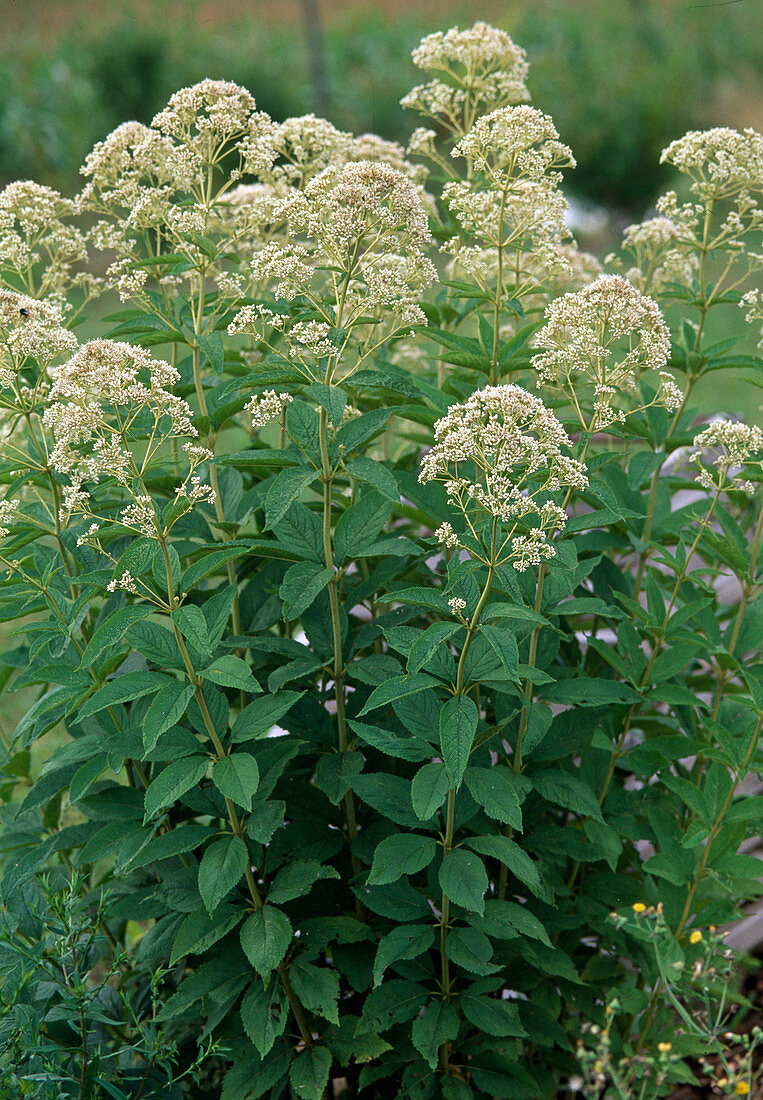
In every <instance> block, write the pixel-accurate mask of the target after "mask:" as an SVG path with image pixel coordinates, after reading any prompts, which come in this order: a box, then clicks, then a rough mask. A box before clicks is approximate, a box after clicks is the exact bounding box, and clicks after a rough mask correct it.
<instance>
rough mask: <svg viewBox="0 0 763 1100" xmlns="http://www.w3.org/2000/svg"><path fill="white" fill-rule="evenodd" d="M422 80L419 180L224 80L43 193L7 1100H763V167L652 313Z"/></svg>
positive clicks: (24, 547)
mask: <svg viewBox="0 0 763 1100" xmlns="http://www.w3.org/2000/svg"><path fill="white" fill-rule="evenodd" d="M413 57H414V62H415V64H416V65H417V66H418V68H419V69H420V70H421V71H422V83H421V84H419V85H418V86H417V87H416V88H414V89H413V90H412V91H411V92H410V94H409V95H408V96H406V98H405V100H404V105H405V106H406V107H408V108H411V109H413V110H414V111H417V112H419V114H420V115H421V116H422V123H423V125H422V126H421V127H420V128H419V129H417V130H416V132H415V134H414V136H413V139H412V142H411V145H410V148H409V149H408V150H404V149H402V148H401V147H399V146H397V145H395V144H393V143H390V142H387V141H383V140H381V139H379V138H377V137H374V136H373V135H369V134H365V135H362V136H360V137H353V136H352V135H351V134H349V133H345V132H341V131H339V130H337V129H336V128H334V127H333V126H332V125H331V124H330V123H329V122H327V121H325V120H322V119H318V118H315V117H314V116H305V117H300V118H292V119H288V120H286V121H285V122H283V123H280V124H276V123H274V122H273V121H272V120H271V119H270V118H269V117H268V116H267V115H266V114H264V113H262V112H260V111H258V110H257V108H256V106H255V103H254V101H253V99H252V97H251V95H250V94H249V93H248V92H247V91H246V90H245V89H243V88H241V87H238V86H236V85H233V84H229V83H225V82H222V81H215V80H205V81H202V82H201V83H200V84H197V85H195V86H193V87H190V88H185V89H183V90H181V91H179V92H178V93H177V94H176V95H174V96H173V97H172V98H171V100H170V102H169V104H168V106H167V107H166V108H165V109H164V110H162V111H161V112H160V113H159V114H158V115H157V116H156V118H155V119H154V120H153V123H152V124H151V125H150V126H145V125H142V124H139V123H126V124H124V125H122V126H120V127H119V128H118V129H117V130H116V131H115V132H114V133H112V134H111V135H110V136H109V137H108V138H107V139H106V140H105V141H103V142H101V143H100V144H99V145H97V146H96V147H95V149H94V150H93V151H92V153H91V154H90V155H89V156H88V158H87V160H86V163H85V165H84V167H83V169H82V172H83V176H84V186H83V188H82V190H81V192H80V193H79V194H78V195H77V196H75V197H74V198H67V197H63V196H61V195H59V194H58V193H56V192H54V191H52V190H50V189H48V188H46V187H43V186H40V185H37V184H35V183H33V182H29V181H26V182H20V183H16V184H12V185H10V186H9V187H7V188H6V189H5V190H4V191H3V192H2V193H0V232H1V234H2V236H1V241H0V268H1V269H2V279H3V286H2V289H1V290H0V357H1V360H0V385H1V386H2V391H1V395H0V406H1V407H2V416H1V421H0V438H1V440H2V443H1V456H0V472H1V474H2V481H3V485H4V495H3V499H2V500H0V523H1V525H2V526H1V527H0V533H1V534H2V545H1V546H0V562H1V563H2V567H3V569H2V576H1V577H0V614H1V615H2V619H3V621H4V622H5V623H6V624H7V625H6V643H5V646H4V649H3V653H2V657H1V658H0V663H1V664H2V676H1V677H0V680H1V682H2V688H3V690H4V693H5V699H6V700H7V701H8V706H9V707H11V706H12V707H13V708H14V709H15V710H16V711H17V712H18V713H19V714H20V717H19V719H18V722H17V723H16V725H15V728H14V729H12V730H11V727H10V726H7V723H3V724H4V725H6V728H7V731H8V732H7V733H6V746H5V754H4V756H5V762H4V765H3V775H4V781H3V785H2V788H1V789H2V796H3V807H2V820H3V823H4V829H3V834H2V851H3V877H2V881H1V883H0V890H1V892H2V903H3V909H2V914H0V916H1V920H0V959H2V972H1V977H0V998H1V999H2V1004H3V1016H2V1020H1V1021H0V1034H2V1036H3V1044H4V1053H3V1055H1V1056H0V1072H1V1073H2V1074H3V1076H2V1077H0V1089H4V1090H5V1091H3V1092H2V1095H4V1096H5V1095H7V1096H16V1095H33V1096H38V1097H42V1098H48V1097H59V1096H72V1097H79V1098H80V1100H85V1098H88V1100H90V1098H95V1097H98V1098H100V1097H104V1098H105V1097H115V1098H117V1100H125V1098H129V1100H138V1098H143V1100H147V1098H149V1097H156V1098H159V1097H162V1098H168V1100H169V1098H170V1097H172V1098H174V1097H180V1096H182V1095H189V1096H194V1097H200V1098H201V1097H205V1098H208V1097H219V1098H220V1100H246V1098H251V1100H254V1098H257V1097H263V1096H268V1097H272V1098H273V1100H275V1098H280V1097H289V1096H291V1097H299V1098H303V1100H322V1098H323V1097H328V1096H331V1095H334V1096H339V1095H342V1096H344V1097H347V1098H350V1097H356V1096H357V1097H361V1098H367V1100H388V1098H392V1097H398V1098H400V1100H403V1098H406V1100H425V1098H433V1100H435V1098H443V1100H470V1098H483V1097H484V1098H492V1097H498V1098H504V1097H505V1098H509V1100H513V1098H527V1100H534V1098H552V1097H555V1096H558V1095H565V1094H568V1093H569V1092H570V1091H581V1090H582V1091H583V1093H584V1094H585V1095H588V1096H607V1097H615V1096H617V1097H653V1096H660V1095H667V1094H668V1092H669V1091H670V1089H671V1088H672V1086H673V1085H674V1084H675V1083H676V1082H680V1081H687V1080H691V1079H692V1076H693V1074H694V1073H696V1072H702V1071H703V1067H704V1068H708V1069H712V1071H713V1072H714V1073H715V1067H716V1066H718V1067H722V1069H723V1076H722V1077H721V1076H720V1070H719V1071H718V1075H717V1076H716V1081H717V1088H718V1089H720V1090H721V1092H725V1093H727V1094H731V1093H736V1094H737V1095H742V1094H744V1093H745V1092H748V1091H750V1089H751V1088H752V1072H753V1071H752V1067H753V1064H754V1059H753V1054H754V1048H755V1045H756V1042H757V1037H756V1036H755V1035H751V1034H746V1033H745V1032H744V1028H743V1026H742V1024H741V1023H740V1016H739V1010H738V1008H737V1006H738V1005H739V1004H740V1003H741V1002H740V998H741V994H740V993H739V991H738V989H737V986H736V984H735V981H734V970H735V957H734V955H733V954H732V953H731V952H729V951H728V950H726V949H725V947H724V943H723V935H722V933H720V932H719V931H718V928H719V926H723V925H724V924H726V923H728V922H730V921H733V920H734V919H735V918H736V917H737V916H738V915H739V912H740V908H739V907H740V905H741V904H743V903H744V902H746V901H747V900H749V899H752V898H755V897H756V896H758V894H759V893H760V889H759V869H760V864H759V862H758V860H756V859H755V858H754V857H753V856H752V855H750V854H749V853H747V852H745V851H743V850H741V849H743V848H744V847H745V841H746V840H747V839H748V838H749V837H753V836H754V835H755V834H756V833H757V831H758V828H759V824H760V810H761V803H762V802H763V799H762V798H761V796H760V795H755V794H751V793H749V783H748V785H747V786H746V787H745V788H744V789H742V788H741V786H740V785H741V784H742V783H743V782H744V781H745V780H746V779H748V777H750V776H753V775H754V773H755V772H756V771H760V769H761V754H760V731H761V725H762V724H763V678H762V676H761V673H762V671H763V669H762V666H761V664H760V663H759V641H760V633H761V612H760V607H759V605H758V604H756V602H755V599H754V597H755V595H756V592H757V585H758V578H759V557H760V539H761V531H762V530H763V512H761V508H760V492H759V486H760V482H761V463H762V462H763V435H762V434H761V431H760V428H759V427H757V426H756V425H755V424H754V423H745V422H743V421H742V420H739V419H737V418H735V417H733V416H730V415H727V414H725V413H722V412H719V413H718V414H717V415H716V416H714V417H712V418H710V419H708V418H707V417H704V416H703V415H702V414H701V412H699V411H698V409H697V408H696V407H695V404H694V402H693V397H692V394H693V390H694V388H695V386H696V384H697V382H698V381H699V380H700V379H701V378H704V377H706V376H707V375H709V374H711V373H712V374H713V375H714V377H715V378H716V379H717V380H718V383H719V390H718V392H719V395H720V394H721V393H722V391H721V389H720V383H721V382H722V380H723V378H724V377H725V375H724V374H723V372H724V371H728V370H730V369H734V370H739V369H742V368H748V369H751V370H752V371H757V370H759V369H760V359H759V358H757V357H756V356H755V355H752V354H748V350H747V348H748V345H749V344H750V343H752V344H753V345H754V343H755V341H756V338H757V333H756V329H757V328H758V327H759V324H760V320H761V314H762V313H763V310H762V308H761V299H760V295H759V292H758V291H757V290H756V289H755V284H754V277H755V273H756V271H757V270H759V265H760V252H759V250H760V226H761V211H760V208H759V207H758V206H757V205H756V202H757V201H758V197H759V195H760V192H761V189H763V139H762V138H761V136H760V135H759V134H757V133H755V132H754V131H752V130H746V131H744V132H741V133H740V132H736V131H733V130H728V129H715V130H710V131H707V132H692V133H689V134H687V135H686V136H685V137H683V138H681V139H679V140H677V141H675V142H673V144H671V145H670V146H669V147H668V148H667V149H666V150H665V152H664V153H663V160H664V162H665V163H666V164H668V165H669V166H672V168H673V169H675V170H676V171H677V172H679V173H683V175H684V176H685V177H686V179H685V181H684V187H685V189H686V191H687V193H688V194H690V196H691V197H690V199H689V200H688V201H687V202H684V203H681V202H679V200H678V199H677V197H676V195H675V193H673V192H671V193H668V194H666V195H664V196H663V197H662V198H661V199H660V200H659V203H658V212H657V214H656V216H655V217H654V218H652V219H650V220H649V221H646V222H644V223H642V224H640V225H637V226H633V227H631V228H630V229H628V230H627V232H626V234H625V240H624V247H623V250H622V252H621V254H620V255H619V256H616V257H612V258H611V260H609V261H608V269H607V271H605V270H603V269H602V268H601V266H600V265H599V263H598V262H597V260H595V259H594V258H593V257H592V256H590V255H587V254H585V253H583V252H581V251H580V250H579V249H578V247H577V245H576V244H575V242H574V241H573V240H572V239H571V237H570V234H569V232H568V231H567V229H566V226H565V214H566V210H567V204H566V201H565V198H564V193H563V190H562V177H563V173H566V172H568V171H570V170H571V169H572V168H574V157H573V153H572V150H571V149H570V148H568V146H567V145H565V144H564V143H563V142H562V141H561V140H560V138H559V135H558V134H557V131H556V129H555V127H554V124H553V122H552V120H551V119H550V118H549V117H548V116H547V115H546V114H544V113H542V112H540V111H538V110H536V109H535V108H533V107H532V106H530V105H529V103H528V93H527V87H526V77H527V63H526V60H525V56H524V53H523V51H522V50H521V49H520V48H519V47H518V46H516V45H515V44H514V42H512V41H511V39H510V38H509V37H508V36H507V35H506V34H504V33H503V32H501V31H498V30H496V29H494V28H492V27H489V26H487V25H485V24H480V23H478V24H476V25H475V26H474V27H473V28H471V29H469V30H466V31H458V30H451V31H449V32H447V34H436V35H432V36H429V37H428V38H426V39H425V40H424V41H423V42H422V44H421V46H420V47H419V48H418V49H417V50H416V51H415V52H414V55H413ZM740 306H741V308H740ZM715 311H725V312H726V313H727V314H728V316H729V317H730V318H731V321H730V326H731V327H732V328H733V329H734V331H735V333H736V335H735V336H734V337H733V338H729V339H727V340H724V341H723V342H721V343H718V342H712V340H711V339H710V338H709V337H708V335H707V331H708V324H707V319H708V317H709V316H710V315H711V313H714V312H715ZM750 331H752V332H753V334H754V335H753V337H752V340H750V337H749V332H750ZM85 332H87V334H88V335H89V336H90V337H91V338H90V339H87V338H86V337H85V335H84V333H85ZM753 377H754V375H753ZM718 404H719V407H720V408H722V406H723V402H722V400H719V402H718ZM17 692H18V693H20V694H19V695H18V697H17V698H14V693H17ZM735 1028H736V1029H737V1031H738V1034H736V1033H735V1031H734V1029H735ZM692 1059H695V1061H694V1062H692ZM696 1059H699V1060H700V1061H699V1062H697V1061H696ZM703 1059H706V1060H708V1061H705V1062H703V1061H702V1060H703Z"/></svg>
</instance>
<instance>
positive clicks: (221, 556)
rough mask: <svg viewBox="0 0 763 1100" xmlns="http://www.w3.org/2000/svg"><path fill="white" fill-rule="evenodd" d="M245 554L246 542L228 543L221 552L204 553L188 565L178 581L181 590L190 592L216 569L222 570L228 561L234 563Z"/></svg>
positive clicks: (247, 547) (247, 544)
mask: <svg viewBox="0 0 763 1100" xmlns="http://www.w3.org/2000/svg"><path fill="white" fill-rule="evenodd" d="M247 553H249V543H248V542H229V543H228V545H227V546H225V547H224V548H223V549H222V550H213V551H211V553H205V554H204V555H203V556H202V557H200V558H199V559H198V561H195V562H193V564H192V565H189V566H188V568H187V569H186V570H185V572H184V573H183V576H182V579H181V581H180V588H181V590H182V591H183V592H190V591H191V589H193V588H194V587H195V586H196V585H197V584H198V583H199V581H201V580H203V579H204V577H207V576H209V574H210V573H214V572H216V571H217V570H218V569H222V567H223V566H224V565H227V564H228V562H229V561H235V559H236V558H241V557H243V556H244V554H247Z"/></svg>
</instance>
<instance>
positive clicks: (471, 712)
mask: <svg viewBox="0 0 763 1100" xmlns="http://www.w3.org/2000/svg"><path fill="white" fill-rule="evenodd" d="M478 721H479V711H478V710H477V707H476V705H475V703H474V701H473V700H472V699H470V698H469V697H468V695H454V696H453V698H452V699H448V701H447V703H444V704H443V706H442V709H441V710H440V748H441V749H442V758H443V760H444V761H445V767H446V768H447V769H448V775H449V776H450V784H451V787H455V788H458V787H460V786H461V780H462V779H463V777H464V772H465V771H466V766H467V764H468V763H469V754H470V753H471V750H472V745H473V744H474V735H475V733H476V732H477V723H478Z"/></svg>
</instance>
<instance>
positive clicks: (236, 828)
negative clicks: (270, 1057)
mask: <svg viewBox="0 0 763 1100" xmlns="http://www.w3.org/2000/svg"><path fill="white" fill-rule="evenodd" d="M159 545H160V547H161V550H162V557H163V558H164V569H165V573H166V577H167V597H168V600H169V606H170V612H172V611H175V610H176V609H177V608H178V607H179V606H180V601H179V600H178V597H177V594H176V593H175V586H174V582H173V580H172V564H171V562H170V556H169V552H168V550H167V540H166V539H165V538H161V537H160V538H159ZM172 627H173V631H174V634H175V640H176V642H177V644H178V649H179V650H180V656H181V657H182V659H183V665H184V667H185V671H186V675H187V676H188V679H189V680H190V681H191V684H192V685H193V689H194V697H195V699H196V702H197V704H198V707H199V710H200V711H201V717H202V721H203V722H204V728H205V729H206V731H207V733H208V734H209V739H210V741H211V742H212V744H213V745H214V749H215V754H216V759H217V760H222V759H223V757H225V756H226V755H227V753H226V751H225V746H224V745H223V743H222V740H221V739H220V735H219V734H218V732H217V729H216V728H215V723H214V720H213V718H212V715H211V714H210V712H209V707H208V706H207V701H206V699H205V698H204V690H203V685H202V682H201V680H199V678H198V676H197V675H196V670H195V669H194V667H193V662H192V660H191V656H190V654H189V652H188V648H187V646H186V644H185V639H184V638H183V635H182V634H181V633H180V631H179V630H178V628H177V625H176V624H175V621H174V620H173V622H172ZM225 810H226V813H227V815H228V821H229V823H230V827H231V830H232V831H233V833H234V834H235V836H237V837H239V838H240V839H242V840H244V828H243V825H242V823H241V819H240V817H239V815H238V810H237V809H236V806H235V804H234V803H233V802H232V801H231V799H230V798H227V797H226V798H225ZM244 843H245V844H246V841H245V840H244ZM245 874H246V885H247V888H248V890H249V896H250V898H251V901H252V905H253V907H254V908H255V909H262V905H263V902H262V896H261V894H260V891H259V887H258V886H257V883H256V881H255V878H254V872H253V871H252V866H251V863H250V861H249V858H248V855H247V863H246V872H245ZM278 972H279V974H280V976H281V981H282V983H283V987H284V990H285V992H286V996H287V998H288V1000H289V1004H290V1006H291V1008H292V1011H293V1013H294V1018H295V1020H296V1022H297V1027H298V1028H299V1032H300V1035H301V1036H302V1039H303V1041H304V1042H305V1043H307V1044H308V1045H309V1046H310V1045H312V1042H313V1037H312V1033H311V1031H310V1028H309V1026H308V1023H307V1018H306V1017H305V1014H304V1010H303V1008H302V1005H301V1004H300V1003H299V1001H298V1000H297V997H296V995H295V993H294V990H293V989H292V986H291V983H290V981H289V977H288V973H287V967H286V964H285V962H281V964H280V965H279V967H278Z"/></svg>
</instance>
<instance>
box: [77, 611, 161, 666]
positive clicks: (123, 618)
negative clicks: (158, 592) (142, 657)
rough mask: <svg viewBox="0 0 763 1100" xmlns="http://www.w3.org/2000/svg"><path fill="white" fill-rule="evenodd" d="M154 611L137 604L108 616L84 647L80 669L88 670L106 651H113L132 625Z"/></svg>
mask: <svg viewBox="0 0 763 1100" xmlns="http://www.w3.org/2000/svg"><path fill="white" fill-rule="evenodd" d="M154 610H155V608H154V607H153V606H152V605H151V604H137V605H136V606H134V607H123V608H122V610H121V611H114V612H113V613H112V614H111V615H108V616H107V617H106V618H105V619H104V620H103V622H102V623H101V624H100V625H99V626H97V627H96V629H95V630H94V631H93V635H92V637H91V639H90V641H89V642H88V643H87V645H86V646H85V650H84V652H83V654H82V658H81V660H80V664H81V666H82V668H89V667H90V665H92V664H93V662H94V661H96V660H97V659H98V658H99V657H100V656H101V654H102V653H104V652H105V651H106V650H107V649H113V648H114V647H115V646H116V645H117V643H118V642H121V640H122V638H123V637H124V635H125V634H126V632H127V631H128V630H129V629H130V627H131V626H132V625H133V624H134V623H137V622H140V620H141V619H145V618H147V617H148V616H149V615H152V614H153V612H154Z"/></svg>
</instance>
